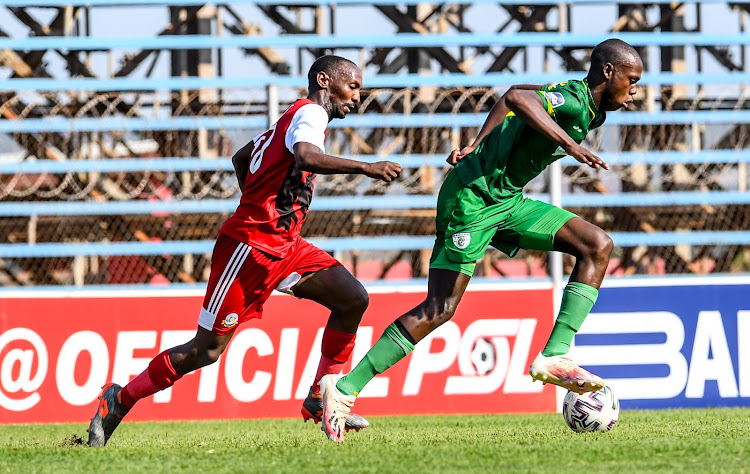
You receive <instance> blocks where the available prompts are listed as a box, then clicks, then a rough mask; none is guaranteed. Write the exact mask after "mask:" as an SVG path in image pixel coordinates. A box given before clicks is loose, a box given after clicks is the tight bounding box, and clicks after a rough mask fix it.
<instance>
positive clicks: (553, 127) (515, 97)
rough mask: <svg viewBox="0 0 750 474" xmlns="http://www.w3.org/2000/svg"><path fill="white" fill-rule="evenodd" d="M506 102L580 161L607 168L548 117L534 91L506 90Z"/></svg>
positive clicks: (522, 117)
mask: <svg viewBox="0 0 750 474" xmlns="http://www.w3.org/2000/svg"><path fill="white" fill-rule="evenodd" d="M505 102H506V104H507V105H508V107H509V108H510V110H512V111H513V113H515V114H516V116H517V117H518V118H520V119H521V120H523V121H524V122H526V123H527V124H529V125H531V126H532V127H534V129H536V130H538V131H539V132H541V133H543V134H544V135H545V136H547V137H548V138H549V139H551V140H552V141H554V142H555V143H557V144H558V145H560V146H561V147H562V149H563V150H565V153H567V154H568V155H570V156H572V157H573V158H575V159H576V160H578V161H579V162H581V163H584V164H586V165H588V166H590V167H591V168H597V169H598V168H600V167H601V168H604V169H605V170H608V169H609V166H608V165H607V163H605V162H604V161H602V159H601V158H599V157H598V156H596V154H595V153H593V152H592V151H591V150H587V149H586V148H584V147H582V146H581V145H579V144H578V143H576V142H575V141H574V140H573V139H572V138H571V137H570V135H568V134H567V133H566V132H565V130H563V129H562V128H561V127H560V126H559V125H558V124H557V122H555V121H554V119H552V117H550V115H549V114H548V113H547V111H546V110H545V108H544V104H543V103H542V98H541V97H539V94H537V93H536V92H534V91H530V90H520V89H517V90H512V91H508V93H507V94H506V99H505Z"/></svg>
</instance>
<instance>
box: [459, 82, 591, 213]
mask: <svg viewBox="0 0 750 474" xmlns="http://www.w3.org/2000/svg"><path fill="white" fill-rule="evenodd" d="M538 94H539V96H540V97H541V99H542V101H543V103H544V107H545V108H546V109H547V112H548V113H549V114H550V116H551V117H552V118H553V119H554V120H555V122H557V124H558V125H559V126H560V127H561V128H562V129H563V130H565V132H566V133H567V134H568V135H570V137H571V138H572V139H573V140H575V142H576V143H581V141H583V139H584V138H585V137H586V134H587V133H588V132H589V130H593V129H594V128H596V127H598V126H600V125H601V124H602V123H604V119H605V114H604V113H603V112H599V110H598V108H597V107H596V105H595V104H594V98H593V96H592V95H591V90H589V87H588V84H587V83H586V80H585V79H584V80H583V81H566V82H561V83H559V84H554V85H550V86H544V87H543V88H542V90H540V91H538ZM563 156H565V152H564V151H563V149H562V148H561V147H560V146H558V145H557V143H555V142H553V141H552V140H550V139H549V138H547V137H546V136H544V135H543V134H542V133H541V132H538V131H536V130H534V129H533V128H532V127H531V126H528V125H526V123H524V122H523V121H522V120H521V119H520V118H518V117H516V116H515V115H514V114H513V112H511V113H509V114H508V115H507V116H506V117H505V120H503V123H502V124H501V125H499V126H497V127H495V128H494V129H493V130H492V131H491V132H490V133H489V134H488V135H487V136H486V137H485V138H484V139H483V140H482V141H481V143H479V145H478V146H477V147H476V149H474V151H473V152H471V153H470V154H469V155H467V156H466V157H464V158H463V159H462V160H461V161H460V162H459V163H458V164H457V165H456V168H455V170H454V171H455V172H456V173H458V175H459V176H460V177H461V181H462V182H463V183H464V185H466V186H467V187H469V188H472V190H473V191H474V193H476V194H477V195H478V196H481V197H482V198H483V199H484V200H485V202H486V203H487V205H488V206H489V205H491V204H492V203H498V202H500V201H502V200H505V199H508V198H512V197H514V196H515V195H517V194H520V193H521V190H522V189H523V187H524V186H526V184H527V183H528V182H529V181H531V180H532V179H534V178H535V177H536V176H538V175H539V174H540V173H541V172H542V171H543V170H544V169H545V168H546V167H547V166H548V165H549V164H550V163H552V162H554V161H556V160H558V159H560V158H562V157H563Z"/></svg>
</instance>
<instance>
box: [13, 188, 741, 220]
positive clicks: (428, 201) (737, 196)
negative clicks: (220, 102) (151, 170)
mask: <svg viewBox="0 0 750 474" xmlns="http://www.w3.org/2000/svg"><path fill="white" fill-rule="evenodd" d="M528 196H529V197H530V198H532V199H536V200H537V201H543V202H549V197H548V196H547V195H545V194H533V193H532V194H529V195H528ZM237 204H238V200H237V199H186V200H182V201H107V202H94V201H84V202H82V201H59V202H49V201H41V202H0V216H6V217H9V216H16V217H19V216H112V215H128V214H132V215H135V214H137V215H148V214H164V213H169V214H173V213H177V214H181V213H233V212H234V211H235V209H236V208H237ZM436 204H437V196H435V195H394V196H320V197H316V198H314V199H313V200H312V203H311V205H310V209H311V210H313V211H345V210H386V209H388V210H396V209H434V208H435V206H436ZM726 204H750V193H746V192H743V191H711V192H691V191H673V192H663V193H617V194H593V193H585V194H583V193H582V194H564V195H563V196H562V206H563V207H568V208H592V207H651V206H661V207H663V206H696V205H710V206H721V205H726Z"/></svg>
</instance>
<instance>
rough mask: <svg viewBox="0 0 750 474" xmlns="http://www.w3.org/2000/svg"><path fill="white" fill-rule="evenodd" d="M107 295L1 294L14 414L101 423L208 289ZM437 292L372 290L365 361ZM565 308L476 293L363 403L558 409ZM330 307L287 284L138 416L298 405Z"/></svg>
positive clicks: (532, 295) (3, 405) (373, 411)
mask: <svg viewBox="0 0 750 474" xmlns="http://www.w3.org/2000/svg"><path fill="white" fill-rule="evenodd" d="M104 295H105V294H102V296H99V295H91V294H89V295H87V296H81V295H80V294H75V293H68V294H66V296H63V297H60V296H59V295H58V296H57V297H54V295H45V296H43V297H39V296H38V295H35V294H33V293H30V294H29V297H13V298H0V423H46V422H84V421H87V420H88V419H89V418H90V417H91V414H92V413H93V411H94V407H95V404H96V398H97V396H98V394H99V392H100V387H101V386H102V385H104V384H105V383H106V382H109V381H114V382H117V383H120V384H123V385H124V384H125V383H126V382H127V381H128V380H130V379H131V378H132V377H134V376H135V375H137V374H138V373H140V372H141V371H142V370H144V369H145V367H146V366H147V365H148V362H149V361H150V359H151V358H152V357H153V356H155V355H156V354H157V353H159V352H161V351H162V350H164V349H165V348H168V347H172V346H175V345H178V344H181V343H183V342H186V341H187V340H189V339H190V338H191V337H192V335H193V334H194V332H195V327H196V325H197V319H198V313H199V311H200V304H201V301H202V295H199V294H196V293H192V294H189V295H184V294H178V295H172V296H163V295H162V296H157V294H156V293H153V292H148V293H140V294H130V293H126V292H112V293H108V294H107V295H106V296H104ZM423 298H424V293H423V292H400V291H392V292H382V293H373V294H371V297H370V307H369V309H368V310H367V313H366V314H365V316H364V319H363V321H362V325H361V326H360V331H359V333H358V337H357V342H356V346H355V349H354V354H353V356H352V359H353V360H354V361H357V360H359V359H361V358H362V357H363V356H364V354H365V352H367V350H368V349H369V348H370V347H371V346H372V344H373V343H374V342H375V340H376V339H377V338H378V337H380V335H381V334H382V331H383V329H384V328H385V327H386V326H387V325H388V324H390V323H391V322H392V321H393V320H394V319H395V318H396V317H398V316H399V315H400V314H402V313H403V312H405V311H407V310H409V309H411V308H412V307H414V306H416V305H417V304H418V303H419V302H420V301H421V300H422V299H423ZM551 315H552V293H551V290H549V289H546V288H543V289H511V290H502V289H490V290H470V291H468V292H467V293H466V295H465V297H464V299H463V301H462V302H461V305H460V306H459V309H458V312H457V313H456V315H455V316H454V318H453V319H452V320H451V321H449V322H448V323H446V324H445V325H443V326H441V327H440V328H439V329H438V330H437V331H435V332H434V333H433V334H432V335H430V336H429V338H428V339H425V340H424V341H422V342H420V344H418V345H417V348H416V349H415V350H414V352H413V353H412V354H411V355H410V356H409V357H407V358H406V359H404V360H402V361H401V362H399V363H398V364H396V365H395V366H394V367H392V368H391V369H390V370H389V371H388V372H386V373H385V374H383V375H380V376H378V377H376V378H375V379H374V380H373V381H372V382H371V383H370V384H369V385H368V386H367V387H366V388H365V390H364V391H363V392H362V394H361V395H360V397H359V398H358V400H357V405H356V411H357V412H358V413H361V414H363V415H407V414H441V413H522V412H552V411H554V410H555V391H554V388H553V387H552V386H544V387H543V386H542V385H541V384H540V383H538V382H537V383H534V382H532V381H531V378H530V377H529V376H528V375H527V372H526V371H527V369H528V365H529V363H530V362H531V360H532V358H533V357H534V356H535V355H536V354H537V353H538V352H539V351H540V350H541V348H542V346H543V345H544V342H545V340H546V337H547V335H548V334H549V331H550V330H551V326H552V316H551ZM327 316H328V314H327V311H326V310H325V308H323V307H321V306H318V305H317V304H315V303H312V302H309V301H303V300H298V299H296V298H293V297H290V296H285V295H280V294H279V295H273V296H272V297H271V298H270V300H269V301H268V302H267V304H266V305H265V312H264V317H263V319H262V320H256V321H252V322H250V323H246V324H244V325H242V326H240V328H239V329H238V330H237V332H236V334H235V336H234V338H233V340H232V342H231V343H230V345H229V347H228V348H227V350H226V351H225V353H224V354H223V355H222V357H221V359H220V360H219V361H218V362H217V363H216V364H214V365H212V366H208V367H205V368H203V369H201V370H200V371H198V372H196V373H194V374H190V375H188V376H186V377H184V378H183V379H182V380H180V381H179V382H178V383H177V384H176V385H175V386H174V387H173V388H171V389H168V390H165V391H163V392H160V393H158V394H156V395H155V396H154V397H151V398H149V399H146V400H142V401H140V402H139V403H138V404H137V405H136V407H135V408H134V409H133V410H132V411H131V413H130V414H129V415H128V418H129V419H130V420H188V419H227V418H288V417H294V416H298V414H299V408H300V404H301V400H302V399H303V398H304V397H305V396H306V395H307V390H308V388H309V386H310V384H311V381H312V378H313V377H314V373H315V370H316V368H317V364H318V360H319V357H320V340H321V337H322V331H323V326H324V325H325V322H326V319H327ZM349 369H350V364H347V366H346V367H345V369H344V370H345V371H348V370H349Z"/></svg>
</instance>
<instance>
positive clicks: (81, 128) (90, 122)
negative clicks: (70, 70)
mask: <svg viewBox="0 0 750 474" xmlns="http://www.w3.org/2000/svg"><path fill="white" fill-rule="evenodd" d="M748 36H750V35H748ZM486 118H487V114H486V113H482V114H473V113H472V114H469V113H464V114H450V113H444V114H411V115H401V114H392V115H388V114H361V115H360V114H352V115H350V116H348V117H347V118H346V119H345V120H334V121H332V122H331V123H330V124H329V127H330V128H357V127H359V128H422V127H445V128H457V127H459V128H461V127H481V126H482V124H483V123H484V121H485V119H486ZM738 123H750V110H711V111H709V110H701V111H669V112H659V113H649V112H621V113H613V114H610V115H609V116H608V117H607V121H606V123H605V125H604V126H617V125H689V124H738ZM267 126H268V119H267V118H266V117H264V116H260V115H252V116H192V117H170V118H155V119H143V118H135V117H106V118H95V117H82V118H78V119H69V118H62V117H50V118H27V119H23V120H0V133H43V132H50V133H52V132H55V133H64V132H102V131H118V132H127V131H165V130H197V129H206V130H227V129H262V128H265V127H267Z"/></svg>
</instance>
